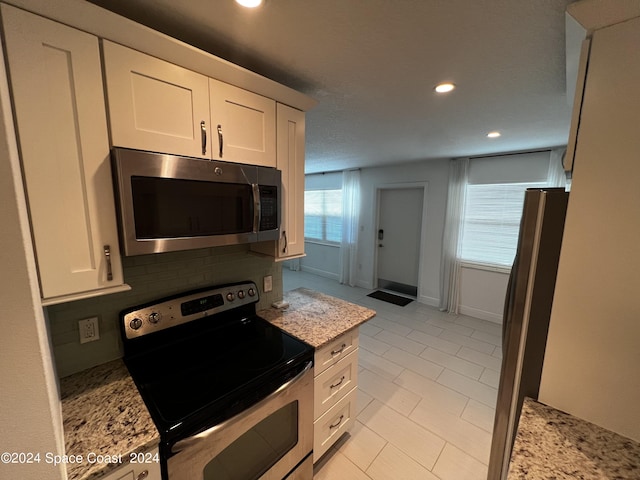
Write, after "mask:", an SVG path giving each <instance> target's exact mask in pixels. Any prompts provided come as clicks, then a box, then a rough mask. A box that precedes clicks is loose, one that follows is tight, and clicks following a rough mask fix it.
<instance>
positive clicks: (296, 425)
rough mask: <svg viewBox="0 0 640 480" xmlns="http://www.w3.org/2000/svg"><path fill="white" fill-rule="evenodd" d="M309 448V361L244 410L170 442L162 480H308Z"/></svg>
mask: <svg viewBox="0 0 640 480" xmlns="http://www.w3.org/2000/svg"><path fill="white" fill-rule="evenodd" d="M312 449H313V363H312V362H309V363H308V364H307V366H306V367H305V369H304V370H303V371H302V372H301V373H300V374H299V375H298V376H296V377H295V378H293V379H292V380H290V381H288V382H287V383H285V384H284V385H282V386H281V387H280V388H278V389H277V390H276V391H275V392H273V393H272V394H271V395H270V396H268V397H266V398H265V399H263V400H261V401H260V402H258V403H257V404H255V405H253V406H252V407H250V408H248V409H247V410H245V411H244V412H242V413H240V414H238V415H236V416H235V417H233V418H231V419H229V420H227V421H225V422H223V423H221V424H219V425H216V426H214V427H212V428H210V429H208V430H205V431H204V432H202V433H199V434H197V435H194V436H192V437H189V438H186V439H184V440H180V441H178V442H176V443H175V444H174V445H173V447H172V449H171V451H172V452H173V454H174V455H173V456H171V457H169V459H168V460H167V474H168V480H220V479H228V480H236V479H237V480H247V479H263V480H276V479H277V480H281V479H283V478H286V477H287V476H288V475H291V477H290V478H300V479H309V480H310V479H311V478H312V476H313V467H312V462H310V461H308V460H309V458H311V457H308V456H309V454H310V453H311V451H312ZM307 457H308V458H307ZM305 459H306V460H307V461H305V462H303V461H304V460H305ZM299 464H301V465H300V468H299V469H298V470H296V471H295V472H294V469H296V467H297V466H298V465H299ZM305 468H306V471H307V473H306V474H305V472H304V470H301V469H305Z"/></svg>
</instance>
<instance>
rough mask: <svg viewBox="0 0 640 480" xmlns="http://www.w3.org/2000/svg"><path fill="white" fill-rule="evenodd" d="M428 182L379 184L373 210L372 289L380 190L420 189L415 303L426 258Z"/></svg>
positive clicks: (376, 273)
mask: <svg viewBox="0 0 640 480" xmlns="http://www.w3.org/2000/svg"><path fill="white" fill-rule="evenodd" d="M428 187H429V182H406V183H404V182H403V183H381V184H378V185H376V187H375V189H376V209H375V229H374V231H373V234H374V236H373V238H374V247H373V249H374V251H373V279H372V285H373V288H374V289H376V288H378V250H379V248H378V230H379V229H380V197H381V193H382V190H401V189H406V188H418V189H420V188H421V189H422V218H421V225H420V253H419V255H418V295H417V297H416V298H417V301H418V302H419V303H426V302H421V301H420V298H421V296H422V294H421V292H422V264H423V261H424V259H425V258H426V250H427V242H426V236H427V192H428Z"/></svg>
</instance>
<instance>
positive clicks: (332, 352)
mask: <svg viewBox="0 0 640 480" xmlns="http://www.w3.org/2000/svg"><path fill="white" fill-rule="evenodd" d="M345 348H347V344H346V343H343V344H342V346H341V347H340V348H339V349H338V350H331V355H338V354H340V353H342V352H344V349H345Z"/></svg>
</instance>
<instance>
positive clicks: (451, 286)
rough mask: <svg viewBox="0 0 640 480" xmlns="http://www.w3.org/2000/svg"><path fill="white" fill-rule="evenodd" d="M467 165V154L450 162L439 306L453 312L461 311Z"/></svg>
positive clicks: (442, 309)
mask: <svg viewBox="0 0 640 480" xmlns="http://www.w3.org/2000/svg"><path fill="white" fill-rule="evenodd" d="M468 168H469V159H468V158H456V159H453V160H451V162H450V164H449V192H448V195H447V213H446V218H445V225H444V236H443V240H442V260H441V262H440V310H441V311H448V312H451V313H458V285H459V281H458V280H459V277H460V262H459V261H458V246H459V243H460V242H459V238H460V227H461V224H462V217H463V213H464V212H463V210H464V195H465V187H466V185H467V175H468Z"/></svg>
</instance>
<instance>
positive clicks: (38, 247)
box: [2, 4, 129, 305]
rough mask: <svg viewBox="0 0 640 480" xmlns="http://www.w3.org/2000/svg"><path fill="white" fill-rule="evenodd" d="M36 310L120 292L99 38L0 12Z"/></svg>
mask: <svg viewBox="0 0 640 480" xmlns="http://www.w3.org/2000/svg"><path fill="white" fill-rule="evenodd" d="M2 21H3V26H4V40H5V42H6V54H7V60H8V62H7V63H8V67H9V77H10V81H11V87H12V95H13V106H14V109H15V119H16V124H17V130H18V132H17V133H18V140H19V145H20V154H21V160H22V168H23V175H24V182H25V187H26V195H27V203H28V207H29V215H30V220H31V230H32V237H33V242H34V246H35V253H36V260H37V266H38V273H39V277H40V288H41V293H42V298H43V304H45V305H48V304H52V303H60V302H63V301H69V300H75V299H79V298H85V297H90V296H95V295H100V294H104V293H114V292H115V291H121V290H127V289H128V288H129V287H128V286H126V285H125V284H124V277H123V273H122V266H121V262H120V251H119V246H118V231H117V226H116V213H115V203H114V199H113V187H112V185H113V183H112V179H111V164H110V159H109V153H110V152H109V137H108V131H107V115H106V109H105V102H104V94H103V87H102V69H101V65H100V49H99V45H98V38H97V37H95V36H93V35H90V34H88V33H85V32H82V31H80V30H76V29H74V28H71V27H68V26H66V25H62V24H60V23H57V22H54V21H51V20H48V19H45V18H43V17H40V16H38V15H34V14H31V13H28V12H25V11H23V10H19V9H17V8H14V7H11V6H9V5H6V4H2Z"/></svg>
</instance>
